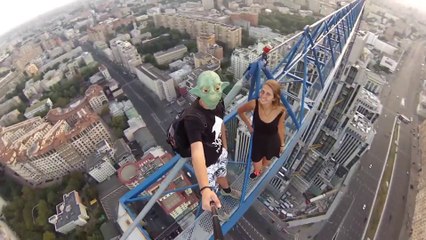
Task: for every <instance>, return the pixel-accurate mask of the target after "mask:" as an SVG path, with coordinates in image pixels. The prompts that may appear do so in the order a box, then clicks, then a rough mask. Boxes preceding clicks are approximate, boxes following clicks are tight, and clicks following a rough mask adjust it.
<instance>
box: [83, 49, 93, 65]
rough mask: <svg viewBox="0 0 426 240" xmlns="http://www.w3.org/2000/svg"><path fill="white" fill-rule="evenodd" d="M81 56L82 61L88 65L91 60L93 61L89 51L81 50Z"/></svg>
mask: <svg viewBox="0 0 426 240" xmlns="http://www.w3.org/2000/svg"><path fill="white" fill-rule="evenodd" d="M81 57H82V58H83V62H84V63H85V64H86V65H89V64H91V63H92V62H94V61H95V60H94V59H93V56H92V54H91V53H89V52H83V53H82V54H81Z"/></svg>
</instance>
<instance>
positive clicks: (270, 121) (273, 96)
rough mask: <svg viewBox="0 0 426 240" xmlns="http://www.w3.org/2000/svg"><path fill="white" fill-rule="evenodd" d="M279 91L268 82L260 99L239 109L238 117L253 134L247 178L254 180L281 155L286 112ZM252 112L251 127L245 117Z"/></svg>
mask: <svg viewBox="0 0 426 240" xmlns="http://www.w3.org/2000/svg"><path fill="white" fill-rule="evenodd" d="M280 93H281V88H280V85H279V83H278V82H277V81H275V80H268V81H266V82H265V84H264V85H263V87H262V90H261V91H260V94H259V98H258V99H255V100H251V101H249V102H247V103H245V104H244V105H242V106H241V107H240V108H239V109H238V116H239V117H240V119H241V120H242V121H243V122H244V123H245V124H246V125H247V128H248V130H249V131H250V133H252V134H253V145H252V152H251V159H252V161H253V166H254V171H253V172H252V173H251V174H250V178H252V179H254V178H256V177H257V176H259V175H260V174H261V172H262V168H263V167H268V166H269V164H270V160H271V159H272V158H273V157H278V156H279V154H280V153H282V152H283V151H284V146H285V127H284V121H285V119H286V116H287V112H286V110H285V108H284V106H283V105H282V104H281V100H280ZM247 112H253V125H252V123H251V121H250V120H249V118H248V117H247V116H246V113H247Z"/></svg>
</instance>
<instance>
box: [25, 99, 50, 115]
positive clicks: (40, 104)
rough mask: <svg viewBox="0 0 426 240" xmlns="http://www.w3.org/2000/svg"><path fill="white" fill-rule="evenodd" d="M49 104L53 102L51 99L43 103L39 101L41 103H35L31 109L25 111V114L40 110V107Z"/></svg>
mask: <svg viewBox="0 0 426 240" xmlns="http://www.w3.org/2000/svg"><path fill="white" fill-rule="evenodd" d="M48 102H51V100H50V98H46V99H44V100H41V101H39V102H36V103H34V104H33V105H31V106H29V107H28V108H27V109H26V110H25V113H27V112H31V111H33V110H34V109H37V108H39V107H41V106H43V105H45V104H47V103H48Z"/></svg>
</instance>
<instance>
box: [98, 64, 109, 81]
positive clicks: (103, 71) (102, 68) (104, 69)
mask: <svg viewBox="0 0 426 240" xmlns="http://www.w3.org/2000/svg"><path fill="white" fill-rule="evenodd" d="M99 72H101V74H102V76H104V78H105V80H107V81H110V80H111V79H112V77H111V75H110V74H109V71H108V68H107V67H105V65H100V66H99Z"/></svg>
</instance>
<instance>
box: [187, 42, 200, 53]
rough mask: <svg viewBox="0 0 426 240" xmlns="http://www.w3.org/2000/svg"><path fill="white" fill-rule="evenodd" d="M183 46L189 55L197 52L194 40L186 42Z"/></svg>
mask: <svg viewBox="0 0 426 240" xmlns="http://www.w3.org/2000/svg"><path fill="white" fill-rule="evenodd" d="M184 44H185V46H186V47H187V48H188V52H190V53H196V52H198V49H197V43H196V42H195V41H194V40H187V41H186V42H185V43H184Z"/></svg>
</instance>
